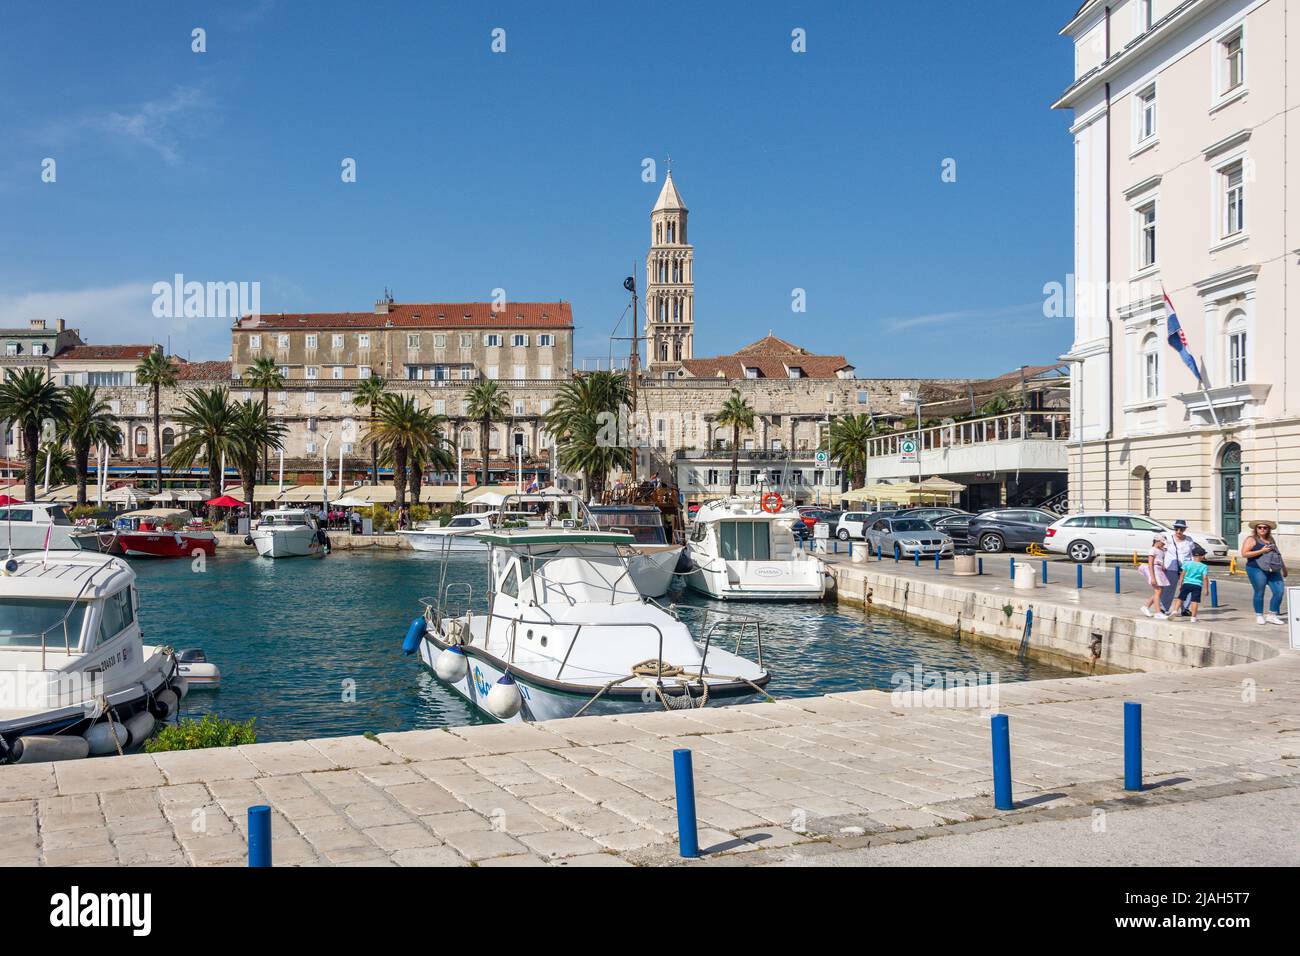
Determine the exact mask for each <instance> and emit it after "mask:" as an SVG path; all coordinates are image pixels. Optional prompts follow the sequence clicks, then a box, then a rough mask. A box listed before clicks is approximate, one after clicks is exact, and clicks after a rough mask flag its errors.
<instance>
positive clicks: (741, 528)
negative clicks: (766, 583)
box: [718, 521, 772, 561]
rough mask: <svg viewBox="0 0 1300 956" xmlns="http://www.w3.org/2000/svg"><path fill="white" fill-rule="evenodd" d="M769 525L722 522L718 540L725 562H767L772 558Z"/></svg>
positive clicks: (764, 522) (752, 522) (757, 522)
mask: <svg viewBox="0 0 1300 956" xmlns="http://www.w3.org/2000/svg"><path fill="white" fill-rule="evenodd" d="M770 529H771V525H770V524H768V522H766V521H723V522H720V523H719V524H718V539H719V543H720V545H721V551H722V557H723V560H726V561H769V560H771V557H772V548H771V537H770Z"/></svg>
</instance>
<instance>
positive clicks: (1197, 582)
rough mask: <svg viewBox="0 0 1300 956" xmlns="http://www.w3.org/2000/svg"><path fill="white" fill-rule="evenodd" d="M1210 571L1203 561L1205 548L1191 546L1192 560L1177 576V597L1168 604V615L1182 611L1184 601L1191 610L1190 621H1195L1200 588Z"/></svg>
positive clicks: (1175, 614) (1199, 602) (1174, 615)
mask: <svg viewBox="0 0 1300 956" xmlns="http://www.w3.org/2000/svg"><path fill="white" fill-rule="evenodd" d="M1209 573H1210V566H1209V565H1208V564H1206V563H1205V549H1204V548H1202V547H1201V546H1200V545H1199V544H1198V545H1197V546H1196V547H1194V548H1192V560H1190V561H1188V562H1187V563H1186V564H1184V565H1183V571H1182V573H1181V574H1180V575H1179V576H1178V597H1176V598H1174V601H1173V603H1172V604H1171V605H1170V606H1169V616H1170V617H1176V616H1178V615H1179V614H1180V613H1182V608H1183V604H1184V602H1186V604H1187V609H1188V610H1189V611H1191V612H1192V623H1193V624H1195V623H1196V612H1197V610H1198V609H1199V608H1200V605H1201V590H1202V589H1203V588H1204V587H1205V578H1206V576H1207V575H1208V574H1209Z"/></svg>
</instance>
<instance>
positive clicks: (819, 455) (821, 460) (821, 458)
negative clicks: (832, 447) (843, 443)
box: [813, 451, 830, 465]
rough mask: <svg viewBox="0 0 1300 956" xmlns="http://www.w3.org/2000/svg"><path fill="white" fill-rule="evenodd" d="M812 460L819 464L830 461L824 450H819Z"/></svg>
mask: <svg viewBox="0 0 1300 956" xmlns="http://www.w3.org/2000/svg"><path fill="white" fill-rule="evenodd" d="M813 460H814V461H816V462H817V464H819V465H824V464H826V462H828V461H830V455H828V454H826V452H824V451H819V452H818V453H817V454H816V455H814V456H813Z"/></svg>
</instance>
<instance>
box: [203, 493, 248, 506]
mask: <svg viewBox="0 0 1300 956" xmlns="http://www.w3.org/2000/svg"><path fill="white" fill-rule="evenodd" d="M208 504H210V505H216V506H217V507H218V508H242V507H243V506H244V503H243V502H242V501H240V500H239V499H238V498H232V497H230V495H222V496H221V497H219V498H212V499H211V500H209V501H208Z"/></svg>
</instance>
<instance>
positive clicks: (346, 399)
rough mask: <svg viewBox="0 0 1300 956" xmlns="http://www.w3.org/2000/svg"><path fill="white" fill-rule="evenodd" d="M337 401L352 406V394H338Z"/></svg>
mask: <svg viewBox="0 0 1300 956" xmlns="http://www.w3.org/2000/svg"><path fill="white" fill-rule="evenodd" d="M339 401H340V402H342V403H343V404H344V405H351V404H352V393H351V392H342V393H340V394H339Z"/></svg>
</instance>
